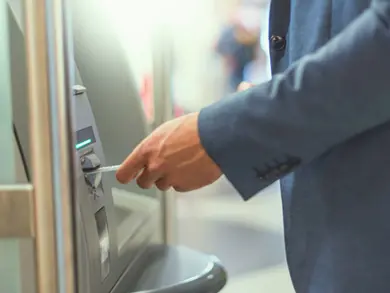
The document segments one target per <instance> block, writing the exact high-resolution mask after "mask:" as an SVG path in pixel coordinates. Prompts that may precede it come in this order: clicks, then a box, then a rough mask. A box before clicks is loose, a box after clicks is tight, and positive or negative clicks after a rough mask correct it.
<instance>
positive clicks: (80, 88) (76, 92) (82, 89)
mask: <svg viewBox="0 0 390 293" xmlns="http://www.w3.org/2000/svg"><path fill="white" fill-rule="evenodd" d="M72 89H73V95H74V96H79V95H82V94H84V93H86V92H87V88H86V87H84V86H82V85H74V86H73V87H72Z"/></svg>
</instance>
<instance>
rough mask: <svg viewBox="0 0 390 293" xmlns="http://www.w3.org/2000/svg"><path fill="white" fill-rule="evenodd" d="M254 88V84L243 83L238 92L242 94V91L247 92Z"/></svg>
mask: <svg viewBox="0 0 390 293" xmlns="http://www.w3.org/2000/svg"><path fill="white" fill-rule="evenodd" d="M251 87H253V84H251V83H249V82H245V81H244V82H242V83H240V85H239V86H238V89H237V90H238V91H239V92H241V91H245V90H247V89H249V88H251Z"/></svg>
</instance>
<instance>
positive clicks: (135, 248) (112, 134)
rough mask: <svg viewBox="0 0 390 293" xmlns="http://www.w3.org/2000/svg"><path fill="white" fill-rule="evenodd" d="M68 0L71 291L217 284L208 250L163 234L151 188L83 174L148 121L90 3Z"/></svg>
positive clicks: (108, 160) (112, 38) (218, 271)
mask: <svg viewBox="0 0 390 293" xmlns="http://www.w3.org/2000/svg"><path fill="white" fill-rule="evenodd" d="M15 2H17V1H11V2H9V3H8V4H9V5H10V9H9V30H10V45H11V48H10V52H11V72H12V91H13V108H14V113H13V114H14V115H13V117H14V125H15V136H16V137H17V140H18V142H19V144H18V152H20V154H21V157H23V158H24V160H23V165H22V166H20V168H17V169H18V170H20V173H24V174H19V177H21V176H22V175H23V176H24V177H25V178H26V179H27V180H28V179H29V178H31V177H34V174H31V168H30V166H31V158H29V155H28V150H29V128H28V115H27V113H26V109H27V99H26V96H27V94H26V93H27V88H28V87H27V78H26V74H25V72H26V71H25V64H26V60H25V52H24V48H25V46H24V33H23V30H22V26H20V25H19V23H20V21H18V19H19V20H20V19H21V15H20V11H19V13H18V10H17V9H16V10H15V9H13V7H12V4H15ZM71 2H72V4H73V6H74V7H73V9H72V12H73V15H72V19H73V30H74V38H75V39H74V43H75V51H74V56H75V62H73V65H74V66H73V68H74V81H73V84H74V86H73V96H72V97H71V98H72V99H73V104H74V106H75V107H74V113H73V114H74V116H75V117H74V118H75V122H76V123H75V129H74V137H75V145H74V152H75V157H76V162H75V163H76V164H75V165H76V168H75V172H76V174H75V181H74V182H73V183H74V186H75V190H76V193H77V194H76V195H77V214H76V215H75V217H76V222H77V225H76V226H77V227H76V228H77V237H76V239H77V247H76V250H77V256H78V259H77V261H78V274H79V276H78V284H77V285H78V292H82V293H135V292H139V293H192V292H193V293H195V292H196V293H216V292H219V291H220V290H221V288H223V287H224V285H225V284H226V281H227V275H226V272H225V270H224V268H223V266H222V265H221V264H220V263H219V261H218V259H217V258H215V257H214V256H210V255H207V254H204V253H201V252H198V251H194V250H191V249H189V248H186V247H181V246H174V245H167V244H166V243H165V242H164V237H163V236H164V235H163V234H164V233H165V231H164V227H163V225H162V223H163V209H164V206H163V205H162V204H161V198H160V196H159V193H158V191H157V190H149V191H143V190H140V189H138V188H137V186H136V184H134V183H132V184H129V185H120V184H119V183H118V182H117V181H116V180H115V176H114V174H113V173H111V174H102V173H94V174H89V172H91V171H94V170H96V169H98V168H99V167H102V166H107V165H111V164H118V163H120V161H121V160H122V159H123V158H124V157H125V156H126V155H127V154H128V152H129V151H130V150H131V149H132V148H133V147H135V146H136V145H137V143H138V142H139V141H140V140H142V139H143V138H144V137H145V135H147V133H148V127H147V124H146V119H145V116H144V113H143V109H142V105H141V102H140V98H139V96H138V95H137V94H136V93H137V90H136V88H133V87H132V86H133V85H134V84H135V83H134V80H133V77H132V76H131V74H130V72H131V71H130V70H129V68H128V67H129V65H128V64H129V62H128V60H127V55H126V54H125V52H123V51H122V49H121V44H120V43H119V42H118V40H117V39H116V34H115V33H113V32H112V31H111V30H110V24H109V23H108V22H107V19H106V18H105V12H104V9H100V8H101V7H100V8H99V3H100V2H99V1H96V2H95V1H94V2H93V3H92V4H91V2H90V1H86V0H85V1H84V0H77V1H76V0H74V1H71ZM92 8H93V9H92ZM118 125H122V126H123V125H126V127H124V126H123V127H121V128H119V129H118ZM28 175H29V176H28ZM23 176H22V177H23ZM32 287H33V286H32Z"/></svg>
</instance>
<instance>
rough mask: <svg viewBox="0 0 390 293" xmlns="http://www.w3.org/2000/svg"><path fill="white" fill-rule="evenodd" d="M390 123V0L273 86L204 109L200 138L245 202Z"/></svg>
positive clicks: (276, 78) (271, 83)
mask: <svg viewBox="0 0 390 293" xmlns="http://www.w3.org/2000/svg"><path fill="white" fill-rule="evenodd" d="M387 121H390V1H388V0H376V1H375V0H374V1H373V2H372V4H371V7H370V8H369V9H367V10H366V12H364V13H363V14H362V15H361V16H360V17H359V18H358V19H356V20H355V21H354V22H353V23H352V24H351V25H349V26H348V27H347V28H346V29H345V30H344V31H342V32H341V33H340V34H339V35H338V36H336V37H335V38H333V39H332V40H331V41H330V42H329V43H328V44H327V45H325V46H324V47H323V48H321V49H319V50H318V51H317V52H315V53H313V54H311V55H309V56H306V57H304V58H302V59H301V60H299V61H298V62H296V63H294V64H292V65H291V66H290V67H289V68H288V69H287V70H286V71H285V72H284V73H282V74H278V75H275V76H274V77H273V78H272V80H270V81H269V82H267V83H263V84H261V85H258V86H256V87H254V88H252V89H250V90H247V91H244V92H241V93H237V94H235V95H233V96H231V97H230V98H226V99H224V100H221V101H220V102H218V103H216V104H213V105H211V106H209V107H207V108H204V109H203V110H202V111H201V112H200V114H199V134H200V138H201V142H202V144H203V146H204V148H205V149H206V151H207V153H208V154H209V155H210V157H211V158H212V159H213V160H214V161H215V162H216V163H217V164H218V165H219V166H220V168H221V169H222V171H223V173H224V174H225V175H226V177H227V178H228V180H229V181H230V182H231V183H232V184H233V185H234V187H235V188H236V189H237V191H238V192H239V193H240V194H241V195H242V196H243V198H244V199H249V198H250V197H251V196H253V195H254V194H256V193H257V192H258V191H260V190H262V189H263V188H265V187H267V186H268V185H270V184H271V183H273V182H275V181H276V180H278V179H280V178H281V177H283V176H284V175H286V174H288V173H289V172H291V171H293V170H294V169H295V168H297V167H299V166H300V165H302V164H307V163H309V162H311V161H312V160H314V159H316V158H317V157H319V156H321V155H322V154H324V153H325V152H327V151H329V150H330V149H331V148H333V147H335V146H337V145H339V144H341V143H343V142H345V141H347V140H349V139H351V138H352V137H354V136H356V135H358V134H360V133H362V132H365V131H367V130H370V129H371V128H373V127H376V126H378V125H381V124H383V123H386V122H387Z"/></svg>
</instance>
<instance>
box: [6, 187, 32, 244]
mask: <svg viewBox="0 0 390 293" xmlns="http://www.w3.org/2000/svg"><path fill="white" fill-rule="evenodd" d="M32 191H33V189H32V186H31V185H0V238H24V237H28V238H29V237H33V236H34V234H35V233H34V222H33V219H34V217H33V214H34V213H33V192H32Z"/></svg>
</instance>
